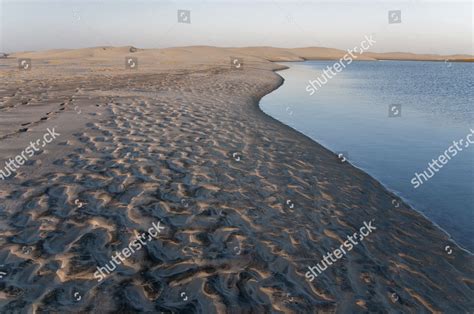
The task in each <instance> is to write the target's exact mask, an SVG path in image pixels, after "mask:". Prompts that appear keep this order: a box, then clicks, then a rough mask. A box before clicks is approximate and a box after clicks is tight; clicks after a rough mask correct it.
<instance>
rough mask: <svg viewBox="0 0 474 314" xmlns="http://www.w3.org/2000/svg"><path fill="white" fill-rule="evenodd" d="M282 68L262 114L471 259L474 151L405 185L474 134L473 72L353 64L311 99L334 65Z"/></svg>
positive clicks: (439, 65) (426, 65)
mask: <svg viewBox="0 0 474 314" xmlns="http://www.w3.org/2000/svg"><path fill="white" fill-rule="evenodd" d="M284 64H285V65H287V66H289V67H290V69H289V70H285V71H281V72H279V74H280V75H281V76H283V78H284V79H285V83H284V84H283V86H281V87H280V88H279V89H278V90H276V91H274V92H273V93H271V94H269V95H267V96H265V97H264V98H263V99H262V101H261V104H260V106H261V108H262V110H263V111H264V112H266V113H267V114H269V115H271V116H273V117H274V118H276V119H278V120H280V121H282V122H283V123H285V124H287V125H289V126H291V127H293V128H295V129H297V130H299V131H300V132H302V133H304V134H306V135H308V136H310V137H311V138H313V139H314V140H315V141H317V142H319V143H320V144H322V145H324V146H325V147H327V148H328V149H330V150H332V151H334V152H347V154H348V159H349V161H350V162H351V163H352V164H353V165H355V166H357V167H359V168H361V169H363V170H365V171H366V172H367V173H369V174H371V175H372V176H373V177H375V178H377V179H378V180H379V181H380V182H382V183H383V184H384V185H385V186H387V187H388V188H389V189H391V190H392V191H394V192H395V193H396V194H398V195H399V196H401V197H402V198H404V199H405V200H406V201H408V202H409V203H410V204H411V205H412V206H413V207H414V208H416V209H417V210H418V211H420V212H422V213H423V214H424V215H425V216H427V217H428V218H429V219H431V220H432V221H434V222H435V223H436V224H437V225H439V226H440V227H442V228H443V229H444V230H446V231H447V232H448V233H449V234H450V235H451V236H452V237H453V239H454V240H456V241H457V242H458V243H459V244H460V245H461V246H463V247H464V248H467V249H469V250H470V251H471V252H474V228H473V222H474V167H473V165H474V163H473V162H474V144H472V145H471V146H470V147H468V148H465V147H462V149H463V150H462V151H460V152H458V153H457V155H456V156H454V157H453V158H452V159H451V160H450V161H449V162H448V163H447V164H446V165H444V166H443V168H442V169H440V171H439V172H438V173H436V174H435V175H434V177H432V178H431V179H430V180H429V181H428V182H426V183H424V184H423V185H421V186H420V187H418V188H417V189H415V188H414V187H413V185H412V183H410V181H411V179H412V178H413V176H414V174H415V172H418V173H420V172H422V171H424V170H426V168H427V167H428V162H431V160H432V159H437V158H438V156H439V155H440V154H443V152H444V151H445V150H446V149H448V148H449V147H450V146H451V145H452V144H453V141H454V140H457V141H458V140H459V139H461V138H464V139H465V137H466V136H467V135H468V134H469V133H470V132H471V131H470V128H473V129H474V123H473V121H474V120H473V118H474V105H473V99H474V82H473V81H474V80H473V76H474V71H473V70H474V64H472V63H444V62H400V61H373V62H372V61H366V62H364V61H361V62H353V63H352V64H350V65H348V66H347V67H346V69H344V70H343V71H342V72H340V73H338V74H337V76H336V77H334V78H332V79H331V80H329V81H328V82H327V84H326V85H323V86H322V88H320V89H319V90H318V91H317V92H316V93H315V94H314V95H313V96H310V95H309V93H308V92H307V91H306V86H307V85H308V80H315V79H316V77H317V76H318V75H320V74H321V73H322V70H323V69H325V68H326V66H330V65H332V64H334V61H308V62H302V63H284ZM323 81H324V80H323ZM392 104H400V105H401V117H389V116H388V112H389V109H388V108H389V105H392ZM472 139H474V137H473V138H472ZM464 141H466V140H464ZM443 249H444V248H443Z"/></svg>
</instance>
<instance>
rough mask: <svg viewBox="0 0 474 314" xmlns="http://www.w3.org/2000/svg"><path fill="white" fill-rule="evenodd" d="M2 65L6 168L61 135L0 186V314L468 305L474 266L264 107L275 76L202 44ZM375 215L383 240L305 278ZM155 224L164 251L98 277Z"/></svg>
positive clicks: (1, 138) (39, 56) (427, 225)
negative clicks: (133, 66) (51, 133)
mask: <svg viewBox="0 0 474 314" xmlns="http://www.w3.org/2000/svg"><path fill="white" fill-rule="evenodd" d="M128 55H133V56H136V57H137V58H138V62H139V63H138V70H126V69H125V62H124V58H125V56H128ZM230 56H237V57H243V58H244V66H243V69H239V70H238V69H233V68H232V67H231V66H230V62H229V58H230ZM16 57H26V58H31V59H32V70H31V71H19V70H18V69H17V68H16V67H17V60H16V59H15V58H16ZM267 59H271V58H267ZM280 59H283V58H280ZM282 61H285V60H282ZM1 62H2V65H6V67H2V68H0V69H1V70H0V78H1V80H2V82H4V83H3V84H2V86H1V87H0V162H1V163H0V167H3V166H4V161H6V160H8V159H9V158H14V157H15V156H16V155H17V154H19V153H20V152H21V151H22V150H23V149H24V148H25V147H26V146H27V145H28V144H29V142H30V141H32V140H35V139H37V138H41V136H42V135H43V134H44V133H45V132H46V130H47V128H53V127H55V128H56V131H57V132H58V133H60V137H59V138H58V139H57V140H55V141H53V142H52V143H51V144H48V145H47V146H45V147H44V149H42V150H41V151H40V152H39V153H38V154H37V155H35V156H34V157H33V158H32V159H31V160H30V162H28V164H27V165H24V166H22V167H21V168H19V169H18V171H17V173H16V175H15V176H12V177H10V178H8V179H7V180H5V181H2V180H0V217H1V220H0V234H1V236H0V272H2V273H3V274H4V275H2V276H3V278H1V279H0V312H2V313H16V312H28V311H30V312H34V311H36V312H38V313H43V312H52V313H69V312H92V313H109V312H110V313H112V312H115V313H134V312H148V313H159V312H164V313H270V312H271V313H336V312H337V313H363V312H372V313H373V312H378V313H386V312H403V313H429V312H445V313H467V312H472V311H473V309H474V301H473V300H474V293H473V288H474V271H473V267H472V266H473V257H472V255H470V254H468V253H466V252H464V251H462V250H461V249H459V248H458V247H457V246H456V245H455V244H454V243H452V242H451V241H450V240H449V237H448V236H447V235H446V234H444V233H443V232H442V231H440V230H439V229H438V228H437V227H435V226H434V225H433V224H432V223H431V222H429V221H428V220H427V219H426V218H424V217H423V216H422V215H420V214H419V213H417V212H416V211H414V210H413V209H411V208H410V207H409V206H408V205H406V204H404V203H403V202H402V201H401V200H399V199H398V198H397V197H395V196H394V195H393V194H392V193H390V192H389V191H387V190H386V189H385V188H384V187H383V186H382V185H381V184H380V183H379V182H377V181H376V180H374V179H373V178H371V177H370V176H369V175H367V174H365V173H364V172H362V171H360V170H358V169H356V168H354V167H352V166H351V165H350V164H348V163H342V162H341V161H340V160H339V159H338V158H337V156H335V155H334V154H333V153H331V152H330V151H328V150H326V149H325V148H323V147H322V146H320V145H319V144H317V143H315V142H314V141H312V140H311V139H309V138H308V137H306V136H304V135H302V134H300V133H299V132H297V131H295V130H293V129H291V128H289V127H287V126H285V125H283V124H281V123H280V122H278V121H276V120H275V119H273V118H271V117H269V116H267V115H265V114H264V113H263V112H262V111H261V110H260V109H259V107H258V102H259V100H260V99H261V97H263V96H264V95H266V94H268V93H270V92H271V91H273V90H275V89H276V88H278V86H280V85H281V84H282V83H283V81H282V78H281V77H280V76H279V75H278V74H277V73H275V72H274V71H276V70H278V69H282V68H283V67H282V66H279V65H278V64H275V63H271V62H269V61H268V60H264V59H262V58H259V57H257V56H250V55H249V51H248V50H245V49H243V50H242V51H240V52H239V50H238V49H228V50H227V49H218V48H209V47H195V48H190V47H188V48H176V49H162V50H148V51H147V50H138V51H137V52H134V53H131V52H130V50H129V48H128V47H124V48H95V49H84V50H77V51H66V52H58V53H56V54H55V53H53V52H47V53H24V54H18V55H14V56H13V58H10V59H7V60H2V61H1ZM302 90H303V87H302ZM288 201H290V202H288ZM289 204H291V205H293V206H288V205H289ZM371 220H373V221H374V223H373V225H374V226H375V227H376V228H377V229H376V230H375V231H374V232H373V234H371V235H370V236H369V237H367V238H366V239H364V241H362V242H360V243H359V244H358V245H356V246H355V247H354V249H353V250H352V251H350V252H348V253H347V254H346V255H345V256H344V257H343V258H342V259H340V260H339V261H337V263H335V264H334V265H332V266H330V267H328V269H327V270H325V271H324V272H323V273H322V274H321V275H320V276H318V278H316V280H314V281H313V282H309V281H308V280H307V279H306V278H305V273H306V272H307V271H308V269H307V268H308V266H313V265H316V263H318V262H320V261H321V259H322V258H323V255H324V254H325V253H326V252H332V251H333V250H334V249H335V248H338V247H339V246H340V245H341V244H342V243H343V242H344V241H345V240H346V236H347V235H351V234H353V233H354V232H357V231H358V230H359V228H360V227H361V226H363V224H364V221H367V222H368V221H371ZM157 221H161V223H162V225H163V226H164V227H165V229H164V230H163V231H162V233H161V234H160V235H159V236H158V238H157V239H156V240H153V241H151V242H150V243H148V244H147V245H146V246H145V247H144V248H143V249H141V250H139V251H137V252H136V253H134V254H133V255H132V256H131V257H129V258H127V259H126V261H125V262H124V263H122V265H120V266H118V267H117V269H116V270H115V271H114V272H113V273H112V274H111V275H110V276H108V277H107V278H106V279H105V280H103V281H101V282H98V281H97V280H96V278H94V273H95V272H96V270H97V266H104V265H105V264H106V263H108V262H109V260H110V259H111V258H112V256H113V255H114V252H116V251H119V250H122V249H123V248H124V247H127V246H128V244H129V243H130V242H131V241H133V239H134V238H135V235H136V234H137V233H141V232H145V231H146V230H147V229H148V228H149V227H150V226H151V225H152V223H153V222H157ZM448 245H449V246H450V250H449V251H450V252H451V254H448V252H447V250H446V249H445V248H446V246H448ZM2 273H0V274H2Z"/></svg>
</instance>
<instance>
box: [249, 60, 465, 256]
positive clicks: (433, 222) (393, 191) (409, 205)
mask: <svg viewBox="0 0 474 314" xmlns="http://www.w3.org/2000/svg"><path fill="white" fill-rule="evenodd" d="M305 61H306V60H305ZM361 61H365V60H361ZM369 61H370V60H369ZM389 61H391V60H389ZM402 61H404V60H402ZM407 61H411V60H407ZM285 62H304V61H285ZM433 62H435V61H433ZM274 63H277V62H274ZM277 64H278V63H277ZM279 65H280V64H279ZM287 69H289V67H286V66H285V68H284V69H278V70H274V72H275V74H277V75H278V76H279V77H280V78H281V80H282V81H281V84H279V85H278V86H277V87H276V88H275V89H274V90H272V91H271V92H269V93H268V94H270V93H273V92H275V91H276V90H278V89H279V88H280V87H282V86H283V84H284V83H285V79H284V78H283V77H282V76H281V75H279V74H278V73H277V72H279V71H284V70H287ZM268 94H266V95H268ZM266 95H264V96H262V97H261V98H260V100H259V101H258V103H257V106H258V108H259V110H260V111H261V112H262V113H263V114H265V115H266V116H269V117H271V118H272V119H273V120H275V121H277V122H279V123H281V124H282V125H284V126H285V127H288V128H290V129H292V130H294V131H296V132H298V133H300V134H301V135H303V136H305V137H306V138H308V139H310V140H311V141H313V142H314V143H316V144H317V145H319V146H321V147H323V148H324V149H326V150H328V151H329V152H331V153H333V154H335V152H333V151H331V150H330V149H329V148H327V147H325V146H324V145H322V144H320V143H318V142H317V141H316V140H314V139H312V138H311V137H310V136H308V135H306V134H304V133H303V132H301V131H299V130H297V129H295V128H293V127H291V126H289V125H288V124H285V123H284V122H283V121H280V120H278V119H276V118H274V117H272V116H271V115H270V114H267V113H266V112H265V111H263V109H262V108H261V107H260V101H261V99H263V97H265V96H266ZM348 164H350V165H351V166H352V167H354V168H355V169H358V170H360V171H362V172H364V173H365V174H367V175H368V176H370V177H371V178H372V179H374V180H376V181H377V182H379V183H380V184H381V185H382V186H383V187H384V188H385V189H386V190H387V191H388V192H390V193H392V194H393V196H394V199H400V200H402V201H403V203H405V204H407V205H408V207H410V208H411V209H412V210H414V211H415V212H417V213H419V214H421V215H422V216H423V217H424V218H425V219H427V220H428V221H430V222H431V223H432V224H433V225H434V226H436V227H437V228H438V229H439V230H440V231H442V232H444V233H445V234H446V235H447V236H448V237H449V239H450V241H451V242H453V243H454V244H456V246H457V247H458V248H459V249H461V250H463V251H464V252H466V253H468V254H470V255H471V256H474V252H471V251H470V250H468V249H467V248H464V247H463V246H462V245H461V244H460V243H458V242H457V241H456V240H455V239H453V238H452V236H451V235H450V234H449V232H448V231H446V230H444V229H443V228H442V227H441V226H440V225H438V224H437V223H436V222H435V221H433V220H431V219H430V218H429V217H428V216H426V215H425V214H424V213H423V212H422V211H420V210H418V209H416V208H415V204H414V203H413V202H411V201H409V200H408V199H406V198H404V197H403V196H402V195H400V192H398V191H396V190H394V189H392V188H390V187H388V186H387V185H385V184H384V183H383V182H382V181H380V179H378V178H376V177H375V176H373V175H372V174H370V173H368V172H367V170H365V169H363V168H361V167H357V166H356V165H354V164H352V163H351V162H350V161H348Z"/></svg>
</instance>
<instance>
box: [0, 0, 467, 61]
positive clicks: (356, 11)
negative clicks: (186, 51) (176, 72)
mask: <svg viewBox="0 0 474 314" xmlns="http://www.w3.org/2000/svg"><path fill="white" fill-rule="evenodd" d="M0 3H1V4H0V16H1V23H0V51H3V52H12V51H24V50H46V49H56V48H81V47H92V46H125V45H133V46H136V47H139V48H163V47H175V46H189V45H212V46H226V47H229V46H234V47H239V46H276V47H307V46H323V47H333V48H340V49H349V48H352V47H353V46H355V45H358V44H359V43H360V41H361V40H363V38H364V35H370V34H373V36H374V38H375V39H376V41H377V43H376V44H375V45H374V47H373V48H372V49H371V51H378V52H387V51H407V52H416V53H440V54H454V53H468V54H473V33H472V23H473V19H472V16H473V5H472V2H471V1H460V2H456V1H421V0H406V1H383V0H371V1H363V0H358V1H349V0H346V1H318V0H314V1H298V0H286V1H281V0H260V1H246V0H241V1H235V0H234V1H225V0H220V1H202V0H197V1H189V0H188V1H179V0H175V1H162V0H141V1H139V0H138V1H135V0H127V1H123V0H95V1H75V0H64V1H58V0H53V1H51V0H49V1H42V0H30V1H22V0H0ZM178 9H187V10H191V24H182V23H178V22H177V10H178ZM389 10H401V20H402V22H401V23H400V24H389V23H388V11H389Z"/></svg>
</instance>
